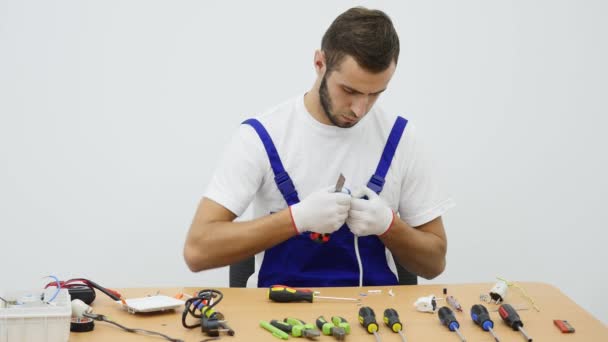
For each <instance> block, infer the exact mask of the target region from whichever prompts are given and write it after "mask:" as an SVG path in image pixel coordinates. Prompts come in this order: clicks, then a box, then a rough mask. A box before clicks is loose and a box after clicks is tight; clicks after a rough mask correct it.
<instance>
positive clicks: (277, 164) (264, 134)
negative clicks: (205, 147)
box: [243, 119, 300, 205]
mask: <svg viewBox="0 0 608 342" xmlns="http://www.w3.org/2000/svg"><path fill="white" fill-rule="evenodd" d="M243 124H246V125H250V126H251V127H253V129H255V131H256V132H257V133H258V135H259V136H260V140H262V143H263V144H264V148H265V149H266V154H267V155H268V160H269V161H270V166H271V167H272V172H273V173H274V181H275V183H277V187H278V188H279V191H280V192H281V194H282V195H283V198H284V199H285V202H287V205H293V204H296V203H298V202H300V199H299V198H298V192H297V191H296V187H295V186H294V184H293V181H292V180H291V177H289V174H288V173H287V171H285V168H284V167H283V163H282V162H281V158H280V157H279V152H277V149H276V147H275V146H274V143H273V142H272V138H270V135H269V134H268V131H266V128H264V126H263V125H262V123H261V122H259V121H258V120H256V119H247V120H245V121H243Z"/></svg>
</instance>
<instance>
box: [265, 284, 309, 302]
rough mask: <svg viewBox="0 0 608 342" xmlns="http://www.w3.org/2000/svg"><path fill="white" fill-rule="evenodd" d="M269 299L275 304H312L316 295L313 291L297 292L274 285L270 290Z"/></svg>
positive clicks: (290, 288) (286, 287)
mask: <svg viewBox="0 0 608 342" xmlns="http://www.w3.org/2000/svg"><path fill="white" fill-rule="evenodd" d="M268 298H269V299H270V300H272V301H274V302H279V303H291V302H309V303H312V301H313V298H314V295H313V293H312V291H302V290H296V289H294V288H292V287H288V286H283V285H272V286H271V287H269V288H268Z"/></svg>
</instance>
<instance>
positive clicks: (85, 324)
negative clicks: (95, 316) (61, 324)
mask: <svg viewBox="0 0 608 342" xmlns="http://www.w3.org/2000/svg"><path fill="white" fill-rule="evenodd" d="M93 329H95V321H93V320H92V319H90V318H88V317H82V318H78V317H72V322H71V323H70V331H72V332H87V331H91V330H93Z"/></svg>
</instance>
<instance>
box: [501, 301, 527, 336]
mask: <svg viewBox="0 0 608 342" xmlns="http://www.w3.org/2000/svg"><path fill="white" fill-rule="evenodd" d="M498 314H499V315H500V318H502V320H503V321H504V322H505V323H507V325H508V326H510V327H511V328H512V329H513V330H519V331H520V332H521V333H522V334H523V335H524V337H525V338H526V340H527V341H528V342H532V339H531V338H530V336H528V334H526V331H525V330H524V328H523V326H524V323H523V322H522V321H521V319H520V318H519V315H518V314H517V311H515V309H514V308H513V307H512V306H511V304H503V305H501V306H500V307H499V308H498Z"/></svg>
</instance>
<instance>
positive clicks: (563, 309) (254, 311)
mask: <svg viewBox="0 0 608 342" xmlns="http://www.w3.org/2000/svg"><path fill="white" fill-rule="evenodd" d="M518 284H519V285H520V286H521V287H522V288H524V289H525V290H526V292H527V293H528V295H529V296H530V297H531V298H532V299H533V300H534V301H535V303H536V304H537V305H538V306H539V308H540V311H539V312H537V311H536V310H534V309H532V306H531V304H530V302H529V301H528V300H526V299H525V297H524V296H523V294H522V293H521V291H520V290H518V289H516V288H509V291H508V293H507V296H506V303H510V304H512V305H513V306H515V307H521V306H524V307H528V309H527V310H521V311H519V315H520V317H521V319H522V320H523V322H524V329H525V330H526V332H527V333H528V335H530V337H532V338H533V339H534V341H551V342H558V341H569V342H572V341H585V342H589V341H608V328H607V327H606V326H605V325H604V324H603V323H602V322H600V321H599V320H598V319H596V318H594V317H593V316H592V315H590V314H589V313H588V312H587V311H585V310H584V309H582V308H581V307H580V306H578V305H577V304H576V303H575V302H574V301H572V300H571V299H570V298H568V297H567V296H566V295H564V294H563V293H562V292H561V291H560V290H559V289H557V288H555V287H553V286H551V285H548V284H544V283H527V282H522V283H518ZM493 285H494V284H492V283H482V284H450V285H417V286H393V287H363V288H359V287H342V288H317V289H315V290H319V291H320V292H321V294H320V295H322V296H338V297H353V298H360V299H361V303H362V304H363V305H365V306H369V307H371V308H372V309H373V310H374V311H375V312H376V318H377V320H378V324H379V326H380V330H379V334H380V336H381V338H382V341H387V342H388V341H401V338H400V337H399V335H398V334H396V333H393V332H391V331H390V330H389V329H388V328H387V327H386V325H384V323H383V322H382V314H383V312H384V309H386V308H389V307H392V308H394V309H396V310H397V312H398V313H399V316H400V318H401V321H402V322H403V323H404V333H405V336H406V337H407V340H408V341H410V342H415V341H454V342H458V341H460V339H459V338H458V336H457V335H456V334H455V333H453V332H450V331H449V330H448V329H447V328H446V327H444V326H441V325H440V323H439V319H438V317H437V314H431V313H422V312H418V311H416V310H415V308H414V306H413V303H414V302H415V301H416V299H417V298H418V297H421V296H427V295H430V294H434V295H436V296H437V297H444V295H443V289H444V288H447V291H448V295H452V296H454V297H455V298H456V299H457V300H458V301H459V302H460V304H461V305H462V307H463V309H464V312H460V313H456V317H457V319H458V321H459V322H460V326H461V329H460V331H461V333H462V334H463V335H464V337H465V338H466V339H467V341H470V342H473V341H480V342H483V341H488V342H491V341H494V339H493V338H492V336H491V335H490V333H488V332H485V331H482V330H481V328H479V327H478V326H476V325H475V324H474V323H473V322H472V320H471V318H470V313H469V311H470V308H471V306H472V305H473V304H478V303H480V300H479V296H480V294H482V293H485V294H487V293H488V291H489V290H490V289H491V288H492V286H493ZM200 289H202V288H162V289H157V288H147V289H122V290H119V291H120V292H121V293H122V294H123V296H125V297H126V298H135V297H143V296H146V295H154V294H156V293H160V294H165V295H169V296H173V295H175V294H177V293H181V292H184V293H190V294H192V293H195V292H196V291H197V290H200ZM219 290H220V291H222V292H223V294H224V299H223V300H222V301H221V303H219V304H218V305H217V306H216V310H217V311H220V312H221V313H223V314H224V315H225V317H226V320H227V322H228V324H229V326H230V327H231V328H233V329H234V330H235V332H236V334H235V336H224V335H223V336H222V337H221V340H223V341H279V339H278V338H275V337H273V336H272V335H271V334H270V333H269V332H268V331H266V330H264V329H262V328H260V326H259V321H260V320H265V321H270V320H272V319H279V320H282V319H283V318H285V317H288V316H291V317H296V318H299V319H302V320H304V321H306V322H307V323H314V321H315V319H316V318H317V317H318V316H319V315H324V316H325V317H326V318H329V317H331V316H333V315H339V316H342V317H344V318H346V319H347V320H348V321H349V323H350V324H351V330H352V331H351V334H350V335H348V336H347V337H346V341H370V342H373V341H375V339H374V337H373V335H368V334H367V333H366V332H365V330H364V329H363V328H362V327H361V326H360V325H359V323H358V320H357V313H358V311H359V307H360V306H359V305H358V304H356V303H353V302H339V301H321V300H318V301H315V303H312V304H311V303H274V302H270V301H269V300H268V299H267V289H263V288H260V289H243V288H239V289H237V288H220V289H219ZM368 290H381V293H380V294H372V293H369V292H368ZM389 290H392V293H393V294H394V296H391V295H389ZM362 293H363V294H366V295H365V296H362V295H361V294H362ZM438 305H439V306H443V305H445V302H444V301H443V300H440V301H439V302H438ZM484 305H485V306H486V307H487V308H488V310H490V316H491V318H492V320H493V321H494V325H495V329H494V331H495V332H496V334H497V335H498V337H499V338H500V339H501V341H524V340H525V339H524V337H523V335H522V334H521V333H519V332H517V331H513V330H511V328H509V327H507V326H506V325H505V324H504V323H503V322H502V320H501V319H500V317H499V315H498V313H497V312H495V311H492V310H496V309H497V308H498V306H497V305H494V304H489V303H484ZM92 306H93V310H94V313H99V314H104V315H108V316H109V317H110V318H111V319H112V320H114V321H115V322H118V323H120V324H122V325H125V326H127V327H130V328H142V329H148V330H153V331H158V332H162V333H164V334H166V335H169V336H170V337H172V338H179V339H182V340H184V341H192V342H194V341H197V342H198V341H202V340H204V339H206V338H207V336H206V335H204V334H203V333H202V332H201V330H200V329H192V330H190V329H186V328H184V327H182V324H181V310H182V309H181V308H180V309H179V310H176V311H168V312H163V313H153V314H129V313H127V312H126V311H124V310H123V309H121V307H120V305H118V304H116V303H114V302H113V301H111V300H110V299H109V298H108V297H106V296H105V295H103V294H101V293H99V292H98V296H97V299H96V300H95V302H94V303H93V305H92ZM554 319H563V320H567V321H568V322H570V323H571V324H572V325H573V326H574V328H575V329H576V332H575V333H573V334H562V333H561V332H560V331H559V330H558V329H557V328H556V327H555V326H554V324H553V320H554ZM188 322H190V323H194V322H196V321H195V320H193V319H192V318H191V319H189V321H188ZM290 339H297V338H294V337H290ZM304 340H305V339H301V340H300V341H304ZM70 341H74V342H79V341H87V342H95V341H104V342H107V341H111V342H119V341H142V342H144V341H163V339H162V338H159V337H151V336H143V335H137V334H133V333H128V332H125V331H123V330H121V329H119V328H118V327H115V326H113V325H110V324H108V323H104V322H95V330H94V331H92V332H88V333H71V335H70ZM319 341H336V339H335V338H333V337H331V336H323V335H322V336H321V337H320V338H319Z"/></svg>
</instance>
